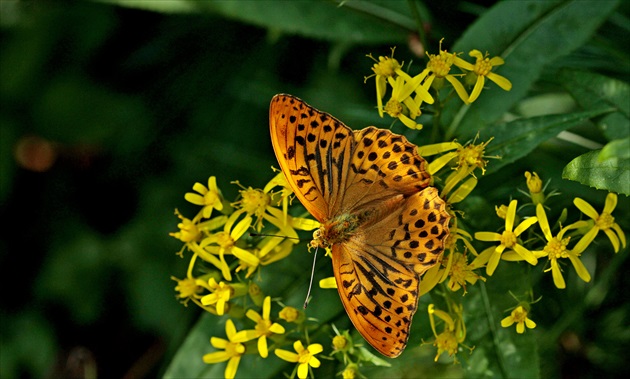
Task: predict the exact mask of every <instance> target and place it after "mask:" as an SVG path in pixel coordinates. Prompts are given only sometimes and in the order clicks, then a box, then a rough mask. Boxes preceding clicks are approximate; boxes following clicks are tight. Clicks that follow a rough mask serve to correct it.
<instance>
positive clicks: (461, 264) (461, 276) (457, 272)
mask: <svg viewBox="0 0 630 379" xmlns="http://www.w3.org/2000/svg"><path fill="white" fill-rule="evenodd" d="M454 259H455V261H454V262H453V266H451V278H453V280H455V281H456V282H457V283H459V284H463V283H464V281H465V279H466V266H467V265H466V258H464V256H463V255H461V254H456V255H455V257H454Z"/></svg>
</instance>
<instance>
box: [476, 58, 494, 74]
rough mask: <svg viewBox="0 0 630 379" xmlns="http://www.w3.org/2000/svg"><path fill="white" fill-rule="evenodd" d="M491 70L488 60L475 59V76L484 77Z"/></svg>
mask: <svg viewBox="0 0 630 379" xmlns="http://www.w3.org/2000/svg"><path fill="white" fill-rule="evenodd" d="M490 70H492V64H491V63H490V58H484V59H477V62H476V63H475V69H474V71H475V74H477V75H480V76H486V75H488V73H489V72H490Z"/></svg>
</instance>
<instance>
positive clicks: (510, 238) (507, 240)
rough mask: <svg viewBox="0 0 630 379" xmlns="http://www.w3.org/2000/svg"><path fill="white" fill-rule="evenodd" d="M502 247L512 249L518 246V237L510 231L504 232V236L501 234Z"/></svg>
mask: <svg viewBox="0 0 630 379" xmlns="http://www.w3.org/2000/svg"><path fill="white" fill-rule="evenodd" d="M501 245H504V246H505V247H507V248H510V249H511V248H512V247H513V246H514V245H516V235H515V234H514V233H513V232H510V231H508V230H506V231H504V232H503V234H501Z"/></svg>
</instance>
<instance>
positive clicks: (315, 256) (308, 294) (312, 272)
mask: <svg viewBox="0 0 630 379" xmlns="http://www.w3.org/2000/svg"><path fill="white" fill-rule="evenodd" d="M318 248H319V247H316V248H315V254H313V268H312V269H311V281H310V282H309V283H308V292H307V293H306V299H304V309H306V307H307V306H308V300H309V298H310V297H311V288H313V277H314V276H315V262H317V250H318Z"/></svg>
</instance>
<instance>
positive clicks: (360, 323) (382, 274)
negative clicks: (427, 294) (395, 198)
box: [333, 187, 449, 357]
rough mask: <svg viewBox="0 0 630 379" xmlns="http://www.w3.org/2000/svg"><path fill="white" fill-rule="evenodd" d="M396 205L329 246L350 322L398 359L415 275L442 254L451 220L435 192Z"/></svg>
mask: <svg viewBox="0 0 630 379" xmlns="http://www.w3.org/2000/svg"><path fill="white" fill-rule="evenodd" d="M399 201H400V204H396V205H397V206H392V207H391V208H388V209H387V210H386V212H385V213H386V216H384V217H383V218H380V219H378V221H377V222H375V223H374V224H372V225H368V226H366V228H365V229H364V230H363V231H361V232H359V233H357V234H356V235H355V236H354V237H353V238H351V239H350V240H349V241H348V242H347V243H345V244H343V245H342V246H341V247H340V248H339V249H336V248H335V247H333V266H334V267H338V270H336V271H335V278H336V280H337V288H338V291H339V296H340V297H341V300H342V303H343V304H344V307H345V309H346V311H347V313H348V315H349V316H350V319H351V320H352V322H353V324H354V325H355V327H356V328H357V330H358V331H359V332H360V333H361V335H362V336H363V337H364V338H365V339H366V340H367V341H368V342H369V343H370V344H371V345H372V346H374V348H376V349H377V350H378V351H379V352H381V353H382V354H384V355H386V356H389V357H396V356H398V355H399V354H400V353H401V352H402V349H404V347H405V345H406V343H407V339H408V337H409V328H410V326H411V320H412V318H413V315H414V313H415V312H416V308H417V306H418V284H419V279H418V278H419V275H421V274H423V273H424V272H425V271H426V270H428V269H429V268H431V267H432V266H433V265H434V264H435V263H436V262H437V260H438V259H439V257H440V255H441V254H442V252H443V251H444V241H445V239H446V236H447V235H448V220H449V216H448V214H447V213H446V211H445V203H444V201H443V200H442V199H440V198H439V196H437V190H436V189H435V188H433V187H428V188H426V189H424V190H422V191H421V192H418V193H415V194H413V195H411V196H409V197H407V198H402V197H401V198H400V200H399Z"/></svg>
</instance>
